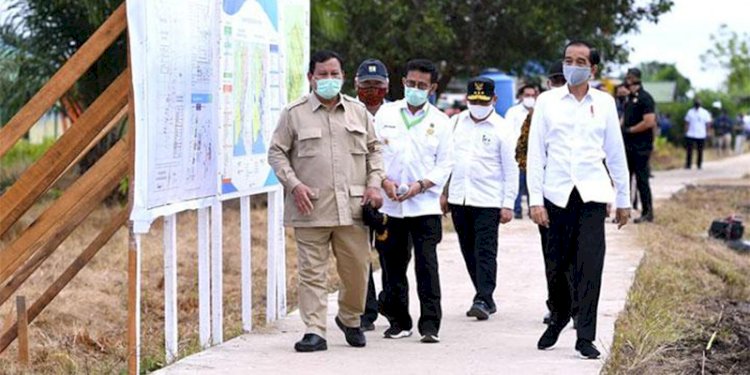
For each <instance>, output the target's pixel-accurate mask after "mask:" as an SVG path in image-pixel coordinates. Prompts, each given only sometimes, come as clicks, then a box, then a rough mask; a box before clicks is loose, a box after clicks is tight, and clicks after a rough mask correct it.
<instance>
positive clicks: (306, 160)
mask: <svg viewBox="0 0 750 375" xmlns="http://www.w3.org/2000/svg"><path fill="white" fill-rule="evenodd" d="M380 147H381V145H380V142H379V141H378V139H377V136H376V135H375V129H374V128H373V125H372V122H371V120H370V118H369V117H368V112H367V109H366V108H365V106H364V105H363V104H361V103H359V102H358V101H357V100H356V99H354V98H351V97H348V96H346V95H341V96H340V100H339V103H338V104H336V106H334V107H333V108H331V109H330V110H329V109H328V108H326V106H324V105H323V104H322V103H321V102H320V100H318V97H317V96H315V94H312V93H310V94H308V95H305V96H303V97H301V98H299V99H297V100H296V101H294V102H292V103H291V104H289V105H288V106H287V107H286V108H284V110H283V111H282V112H281V117H280V118H279V124H278V126H277V127H276V130H275V131H274V134H273V139H272V140H271V147H270V149H269V150H268V163H269V164H270V165H271V167H272V168H273V170H274V172H275V173H276V176H277V177H278V178H279V181H281V183H282V184H283V185H284V188H285V192H286V201H285V207H284V223H285V224H286V225H288V226H294V227H326V226H340V225H352V224H360V223H361V219H362V207H361V206H360V202H361V200H362V196H363V195H364V193H365V189H366V188H367V187H374V188H380V185H381V183H382V181H383V178H384V176H385V174H384V172H383V160H382V156H381V154H380ZM300 183H304V184H305V185H307V186H308V187H309V188H310V189H311V190H312V191H313V195H314V197H313V199H312V203H313V206H314V208H313V212H312V214H311V215H309V216H303V215H302V214H301V213H300V212H299V211H298V210H297V206H296V205H295V203H294V196H293V195H292V194H291V192H292V190H293V189H294V188H295V187H296V186H297V185H299V184H300Z"/></svg>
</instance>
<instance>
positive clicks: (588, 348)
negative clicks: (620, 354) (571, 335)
mask: <svg viewBox="0 0 750 375" xmlns="http://www.w3.org/2000/svg"><path fill="white" fill-rule="evenodd" d="M576 350H577V351H578V354H580V355H581V357H583V358H585V359H597V358H599V355H600V353H599V350H597V349H596V346H594V343H593V342H591V341H589V340H584V339H578V340H576Z"/></svg>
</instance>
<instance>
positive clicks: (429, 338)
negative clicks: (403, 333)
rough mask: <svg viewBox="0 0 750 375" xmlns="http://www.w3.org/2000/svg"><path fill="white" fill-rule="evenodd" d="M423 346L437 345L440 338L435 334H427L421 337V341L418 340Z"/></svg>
mask: <svg viewBox="0 0 750 375" xmlns="http://www.w3.org/2000/svg"><path fill="white" fill-rule="evenodd" d="M419 341H421V342H423V343H425V344H437V343H439V342H440V337H438V335H437V334H436V333H428V334H425V335H422V339H421V340H419Z"/></svg>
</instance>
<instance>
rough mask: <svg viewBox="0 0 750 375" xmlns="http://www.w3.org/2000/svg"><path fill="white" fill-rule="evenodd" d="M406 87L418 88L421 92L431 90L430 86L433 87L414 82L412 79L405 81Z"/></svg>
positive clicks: (424, 83)
mask: <svg viewBox="0 0 750 375" xmlns="http://www.w3.org/2000/svg"><path fill="white" fill-rule="evenodd" d="M404 85H406V87H410V88H415V87H416V88H418V89H420V90H429V89H430V86H432V85H431V84H429V83H426V82H419V81H414V80H411V79H407V80H404Z"/></svg>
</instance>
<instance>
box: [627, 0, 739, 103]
mask: <svg viewBox="0 0 750 375" xmlns="http://www.w3.org/2000/svg"><path fill="white" fill-rule="evenodd" d="M749 7H750V3H749V2H748V1H747V0H710V1H704V0H674V5H673V6H672V10H671V11H670V12H669V13H667V14H665V15H663V16H662V17H660V19H659V23H657V24H654V23H647V22H642V23H641V25H640V29H641V30H640V33H637V34H631V35H626V36H624V37H622V39H621V41H625V42H627V44H628V46H629V47H631V49H632V50H631V52H630V64H629V66H633V65H637V64H639V63H641V62H647V61H653V60H656V61H661V62H666V63H676V64H677V69H678V70H679V71H680V72H681V73H682V74H683V75H684V76H686V77H687V78H689V79H690V82H691V83H692V86H693V88H695V89H699V90H700V89H712V90H717V89H720V87H721V85H722V82H723V81H724V80H725V78H726V76H727V74H728V72H727V71H723V70H720V69H711V70H708V71H705V70H702V69H701V68H702V62H701V59H700V56H701V55H702V54H703V53H705V52H706V51H707V50H708V49H710V48H711V46H712V43H711V40H710V37H711V34H713V33H716V32H717V31H718V30H719V26H720V25H721V24H722V23H724V24H727V26H728V27H729V29H730V30H732V31H735V32H737V33H738V34H742V33H747V34H748V35H750V13H748V8H749ZM627 67H628V66H623V67H622V72H623V73H624V71H625V70H627Z"/></svg>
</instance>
